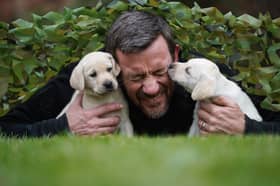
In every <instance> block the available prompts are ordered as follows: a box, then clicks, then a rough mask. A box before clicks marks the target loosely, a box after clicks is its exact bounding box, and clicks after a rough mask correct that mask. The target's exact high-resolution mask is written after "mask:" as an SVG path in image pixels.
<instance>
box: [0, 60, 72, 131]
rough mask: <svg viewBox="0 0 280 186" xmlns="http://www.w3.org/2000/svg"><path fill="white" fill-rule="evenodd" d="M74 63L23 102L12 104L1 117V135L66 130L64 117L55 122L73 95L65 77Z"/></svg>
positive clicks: (67, 76)
mask: <svg viewBox="0 0 280 186" xmlns="http://www.w3.org/2000/svg"><path fill="white" fill-rule="evenodd" d="M76 64H77V63H71V64H70V65H68V66H66V67H65V68H64V69H62V70H61V71H60V72H59V73H58V75H57V76H56V77H54V78H53V79H51V80H50V81H49V82H48V83H47V84H46V85H45V86H44V87H42V88H40V89H39V90H38V91H37V92H36V93H35V94H34V95H32V96H31V97H30V98H29V99H28V100H27V101H26V102H24V103H21V104H18V105H16V106H15V107H14V108H12V109H11V110H10V111H9V112H8V113H7V114H6V115H4V116H3V117H1V118H0V129H1V130H0V131H1V133H2V135H7V136H17V137H22V136H30V137H41V136H52V135H55V134H58V133H61V132H62V131H65V130H69V128H68V122H67V118H66V115H65V114H64V115H63V116H62V117H60V118H58V119H56V116H57V115H58V114H59V113H60V112H61V110H62V109H63V108H64V107H65V105H66V104H67V103H68V102H69V101H70V99H71V97H72V94H73V92H74V90H73V89H72V88H71V86H70V83H69V78H70V75H71V72H72V70H73V68H74V66H75V65H76Z"/></svg>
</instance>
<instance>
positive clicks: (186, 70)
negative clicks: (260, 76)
mask: <svg viewBox="0 0 280 186" xmlns="http://www.w3.org/2000/svg"><path fill="white" fill-rule="evenodd" d="M168 73H169V76H170V78H171V79H172V80H173V81H175V82H177V83H178V84H180V85H181V86H183V87H184V88H185V89H186V90H187V91H188V92H190V93H191V97H192V99H193V100H196V101H199V100H205V99H208V98H211V97H215V96H227V97H229V98H231V99H233V100H234V101H236V103H237V104H238V105H239V107H240V109H241V111H242V112H243V113H245V114H246V115H247V116H248V117H249V118H251V119H254V120H257V121H262V118H261V116H260V114H259V113H258V111H257V109H256V108H255V106H254V104H253V103H252V101H251V99H250V98H249V96H248V95H247V94H246V93H245V92H243V91H242V90H241V88H240V87H239V86H238V85H237V84H236V83H234V82H233V81H230V80H228V79H227V78H226V77H225V76H224V75H223V74H222V73H221V72H220V71H219V68H218V67H217V65H216V64H215V63H213V62H211V61H209V60H207V59H204V58H196V59H190V60H189V61H187V62H186V63H178V62H176V63H173V64H171V65H170V66H169V69H168ZM198 105H199V103H198V102H197V103H196V105H195V110H194V116H193V118H194V120H193V123H192V126H191V128H190V131H189V136H195V135H199V127H198V118H197V109H198Z"/></svg>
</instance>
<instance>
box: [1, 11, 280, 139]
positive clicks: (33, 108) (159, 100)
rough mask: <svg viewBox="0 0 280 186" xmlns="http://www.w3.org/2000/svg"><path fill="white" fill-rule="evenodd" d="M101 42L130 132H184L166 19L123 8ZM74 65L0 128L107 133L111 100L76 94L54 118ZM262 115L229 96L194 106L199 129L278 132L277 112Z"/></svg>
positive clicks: (112, 126) (185, 119)
mask: <svg viewBox="0 0 280 186" xmlns="http://www.w3.org/2000/svg"><path fill="white" fill-rule="evenodd" d="M105 46H106V51H108V52H110V53H112V54H113V56H114V57H115V58H116V60H117V62H118V63H119V65H120V67H121V70H122V72H121V77H120V84H121V87H122V89H123V91H124V93H125V95H126V98H127V100H128V102H129V109H130V119H131V121H132V123H133V127H134V131H135V133H136V134H148V135H165V134H169V135H170V134H186V133H187V131H188V130H189V127H190V125H191V123H192V114H193V109H194V102H193V101H192V100H191V98H190V95H189V94H188V93H186V92H185V91H184V90H183V88H182V87H179V86H178V85H175V84H174V83H173V82H172V81H171V80H170V78H169V77H168V74H167V68H168V65H169V64H171V63H172V62H174V61H178V58H179V46H178V45H176V44H175V43H174V40H173V38H172V33H171V30H170V28H169V26H168V24H167V23H166V22H165V21H164V20H163V19H162V18H161V17H158V16H155V15H152V14H150V13H145V12H141V11H132V12H126V13H124V14H122V15H121V16H120V17H119V18H118V19H117V20H116V21H115V22H114V24H113V25H112V27H111V29H110V30H109V32H108V34H107V39H106V44H105ZM75 65H76V64H70V65H68V66H67V67H66V68H65V69H63V70H62V71H61V72H60V73H59V74H58V75H57V76H56V77H55V78H54V79H52V80H51V81H50V82H48V84H47V85H46V86H45V87H43V88H42V89H41V90H39V91H38V92H37V93H36V94H35V95H34V96H32V97H31V98H30V99H29V100H28V101H27V102H25V103H23V104H20V105H18V106H17V107H15V108H14V109H12V110H11V111H10V112H9V113H8V114H7V115H6V116H4V117H3V118H1V120H0V124H1V127H2V132H3V133H4V134H7V135H18V136H23V135H27V136H43V135H54V134H57V133H60V132H61V131H64V130H70V131H71V132H72V133H74V134H77V135H104V134H111V133H113V132H114V131H115V130H116V129H117V126H118V124H119V122H120V120H121V118H119V117H118V116H108V115H107V114H108V113H110V112H113V111H116V110H120V109H121V108H122V105H120V104H119V103H117V101H116V103H108V104H105V105H100V106H98V107H96V108H93V109H89V110H84V109H82V108H81V103H80V102H81V95H79V96H78V97H77V99H76V100H75V101H74V102H73V104H72V105H71V106H70V107H69V109H68V111H67V112H66V114H65V115H63V117H61V118H59V119H55V117H56V116H57V115H58V114H59V113H60V111H61V110H62V108H63V107H64V106H65V105H66V104H67V103H68V102H69V100H70V98H71V96H72V94H73V89H72V88H71V87H70V85H69V82H68V80H69V76H70V74H71V72H72V69H73V68H74V66H75ZM262 116H263V117H264V120H267V121H270V122H263V124H261V123H258V122H256V121H253V120H250V119H249V118H248V117H246V116H245V115H244V114H243V113H242V112H241V111H240V109H239V107H238V105H237V104H236V103H235V102H234V101H233V100H230V99H228V98H225V97H217V98H214V99H213V100H212V103H206V102H205V103H204V102H202V103H201V105H200V110H199V120H200V122H204V123H206V125H203V126H204V127H203V128H201V133H202V134H205V135H207V134H210V133H224V134H243V133H250V132H253V133H262V132H270V133H274V132H279V131H280V129H279V126H280V124H279V120H280V117H277V116H276V114H275V113H272V112H268V111H267V112H262Z"/></svg>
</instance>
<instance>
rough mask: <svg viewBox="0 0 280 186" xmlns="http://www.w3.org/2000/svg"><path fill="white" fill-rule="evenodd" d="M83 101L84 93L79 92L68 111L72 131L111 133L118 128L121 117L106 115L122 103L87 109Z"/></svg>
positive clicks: (95, 133) (83, 133)
mask: <svg viewBox="0 0 280 186" xmlns="http://www.w3.org/2000/svg"><path fill="white" fill-rule="evenodd" d="M81 102H82V94H79V95H77V97H76V99H75V100H74V101H73V102H72V104H71V105H70V107H69V108H68V110H67V111H66V116H67V120H68V124H69V128H70V130H71V132H72V133H74V134H78V135H93V136H95V135H105V134H111V133H113V132H114V131H115V130H116V129H117V127H118V124H119V122H120V117H119V116H105V115H106V114H108V113H110V112H114V111H118V110H120V109H121V108H122V105H120V104H118V103H110V104H104V105H100V106H98V107H95V108H93V109H87V110H85V109H83V108H82V107H81Z"/></svg>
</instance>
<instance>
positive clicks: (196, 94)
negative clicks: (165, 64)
mask: <svg viewBox="0 0 280 186" xmlns="http://www.w3.org/2000/svg"><path fill="white" fill-rule="evenodd" d="M168 74H169V76H170V78H171V79H172V80H173V81H175V82H177V83H178V84H180V85H181V86H183V87H184V88H185V89H186V90H187V91H188V92H190V93H191V94H192V95H191V96H192V99H193V100H201V99H205V98H209V97H212V96H214V94H215V89H216V82H217V79H218V77H219V75H220V71H219V69H218V67H217V65H216V64H215V63H213V62H211V61H209V60H207V59H204V58H196V59H190V60H189V61H187V62H186V63H177V62H176V63H172V64H171V65H170V66H169V69H168Z"/></svg>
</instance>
